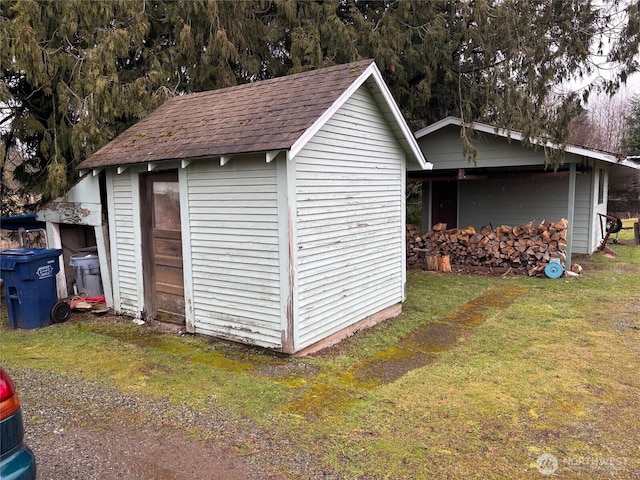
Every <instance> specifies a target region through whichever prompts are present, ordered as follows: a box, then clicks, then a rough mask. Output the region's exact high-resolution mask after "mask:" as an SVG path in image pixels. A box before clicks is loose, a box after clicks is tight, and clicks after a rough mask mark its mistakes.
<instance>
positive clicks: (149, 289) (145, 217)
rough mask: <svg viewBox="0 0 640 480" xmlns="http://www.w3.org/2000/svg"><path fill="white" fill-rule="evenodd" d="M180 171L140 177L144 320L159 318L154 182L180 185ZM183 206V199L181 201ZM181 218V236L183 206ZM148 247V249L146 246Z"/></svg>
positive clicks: (163, 171)
mask: <svg viewBox="0 0 640 480" xmlns="http://www.w3.org/2000/svg"><path fill="white" fill-rule="evenodd" d="M179 177H180V175H179V171H178V170H177V169H171V170H162V171H159V172H145V173H141V174H140V175H139V188H140V239H141V241H142V245H141V247H142V248H141V256H142V259H141V260H142V279H143V280H142V283H143V285H142V287H143V290H144V311H143V312H142V317H143V318H144V319H147V320H149V319H153V320H155V319H156V318H157V313H158V302H157V298H156V288H155V283H156V275H155V267H154V261H153V259H154V252H155V248H154V247H153V220H154V217H153V215H154V211H153V206H154V203H153V187H152V185H153V181H154V180H157V181H171V182H177V183H178V185H180V180H179ZM180 203H181V204H182V199H181V200H180ZM180 210H181V211H180V217H181V229H180V230H181V234H183V233H184V232H182V213H183V212H182V205H181V206H180ZM145 245H147V248H144V246H145ZM183 288H184V256H183ZM182 317H183V319H184V322H186V308H185V311H184V312H183V313H182Z"/></svg>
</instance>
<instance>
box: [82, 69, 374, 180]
mask: <svg viewBox="0 0 640 480" xmlns="http://www.w3.org/2000/svg"><path fill="white" fill-rule="evenodd" d="M372 63H373V61H372V60H363V61H359V62H354V63H350V64H345V65H338V66H335V67H328V68H323V69H319V70H313V71H309V72H305V73H299V74H295V75H289V76H285V77H279V78H274V79H271V80H263V81H260V82H255V83H248V84H245V85H239V86H237V87H230V88H223V89H220V90H213V91H209V92H202V93H194V94H189V95H183V96H179V97H174V98H171V99H169V100H167V101H166V102H165V103H164V104H163V105H162V106H160V107H159V108H158V109H156V110H155V111H154V112H152V113H151V114H149V115H148V116H147V117H145V118H144V119H142V120H141V121H139V122H138V123H136V124H135V125H133V126H132V127H131V128H129V129H128V130H126V131H125V132H123V133H122V134H121V135H119V136H118V137H116V138H115V139H114V140H113V141H111V142H110V143H108V144H107V145H105V146H104V147H102V148H101V149H100V150H98V151H97V152H96V153H95V154H94V155H93V156H91V157H90V158H88V159H87V160H85V161H84V162H82V163H81V164H80V165H79V166H78V168H79V169H91V168H100V167H108V166H125V165H132V164H136V163H145V162H157V161H162V160H170V159H185V158H199V157H209V156H213V157H215V156H222V155H233V154H239V153H251V152H265V151H271V150H282V149H289V148H291V146H292V145H293V144H294V143H295V141H296V140H297V139H298V138H299V137H300V136H301V135H302V134H303V133H304V132H305V131H306V130H307V129H309V127H310V126H311V125H313V123H314V122H315V121H316V120H317V119H318V118H320V117H321V116H322V114H323V113H324V112H325V111H326V110H327V109H329V108H330V107H331V106H332V105H333V103H334V102H335V101H336V100H337V99H338V98H339V97H340V96H341V95H342V94H343V93H344V91H345V90H346V89H347V88H348V87H349V86H350V85H351V84H352V83H353V82H354V81H355V80H356V79H357V78H358V77H359V76H360V75H361V74H362V73H363V72H364V71H365V70H366V69H367V68H368V67H369V66H370V65H371V64H372Z"/></svg>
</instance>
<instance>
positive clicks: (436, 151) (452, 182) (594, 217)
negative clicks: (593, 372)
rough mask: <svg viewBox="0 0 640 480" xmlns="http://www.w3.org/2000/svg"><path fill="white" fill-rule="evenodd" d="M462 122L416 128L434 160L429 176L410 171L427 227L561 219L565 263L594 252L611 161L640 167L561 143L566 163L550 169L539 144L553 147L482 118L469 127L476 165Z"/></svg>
mask: <svg viewBox="0 0 640 480" xmlns="http://www.w3.org/2000/svg"><path fill="white" fill-rule="evenodd" d="M461 126H462V121H461V120H460V118H457V117H447V118H444V119H442V120H440V121H439V122H436V123H434V124H432V125H429V126H427V127H426V128H424V129H422V130H419V131H418V132H416V134H415V135H416V138H417V139H418V143H419V145H420V148H421V149H422V151H423V152H428V159H429V161H430V162H432V163H433V165H434V167H433V170H432V172H429V173H428V174H424V173H422V172H412V173H410V176H412V177H413V179H414V180H420V181H422V182H423V208H422V215H423V217H422V224H423V225H422V226H423V229H424V230H426V229H428V228H431V226H432V225H434V224H436V223H439V222H443V223H447V225H448V227H449V228H455V227H466V226H473V227H475V228H480V227H482V226H484V225H489V224H492V225H494V226H498V225H503V224H506V225H512V226H517V225H521V224H524V223H527V222H530V221H533V222H541V221H543V220H548V221H552V222H555V221H558V220H560V219H561V218H565V219H567V220H568V223H569V234H568V245H567V262H568V263H570V261H571V260H570V259H571V254H572V253H581V254H591V253H593V252H594V251H595V250H596V249H597V247H598V245H599V244H600V242H601V240H602V231H601V221H602V219H603V217H601V215H605V214H607V188H608V168H609V166H611V165H622V166H625V167H628V168H636V169H637V168H640V165H639V164H636V163H634V162H632V161H629V160H625V159H622V158H618V157H616V156H615V155H613V154H611V153H608V152H603V151H598V150H593V149H589V148H584V147H580V146H576V145H566V146H565V147H564V148H565V160H564V163H563V165H560V167H559V168H558V169H553V168H550V167H549V168H548V167H547V166H546V163H545V153H544V149H545V148H559V147H558V146H557V145H554V144H552V143H550V142H549V143H547V144H546V145H539V148H538V149H537V150H536V149H533V148H528V147H525V146H523V145H522V140H523V137H522V135H521V134H520V133H519V132H516V131H510V132H509V131H506V130H504V129H498V128H496V127H494V126H493V125H487V124H484V123H479V122H474V123H473V125H472V127H473V129H474V132H475V133H474V137H473V142H474V145H475V146H476V147H477V149H478V157H477V163H476V164H473V163H470V162H469V161H468V160H467V159H465V158H464V155H463V153H462V145H461V141H460V127H461ZM605 224H606V219H605Z"/></svg>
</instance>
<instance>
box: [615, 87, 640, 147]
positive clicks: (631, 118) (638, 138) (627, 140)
mask: <svg viewBox="0 0 640 480" xmlns="http://www.w3.org/2000/svg"><path fill="white" fill-rule="evenodd" d="M625 122H626V128H625V132H624V135H623V137H622V141H621V142H620V150H621V151H622V153H623V154H624V155H626V156H628V157H631V156H640V95H636V96H635V97H633V98H632V99H631V102H630V108H629V114H628V115H627V116H626V117H625Z"/></svg>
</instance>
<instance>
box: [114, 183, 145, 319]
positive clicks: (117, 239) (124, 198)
mask: <svg viewBox="0 0 640 480" xmlns="http://www.w3.org/2000/svg"><path fill="white" fill-rule="evenodd" d="M111 185H112V197H111V201H112V206H113V207H112V211H113V219H111V221H110V228H111V230H112V233H111V236H112V239H111V242H112V265H113V268H115V269H116V272H114V286H113V287H114V300H115V301H116V305H115V307H116V310H117V311H118V312H123V313H129V314H132V315H135V316H137V315H139V313H140V307H139V305H140V302H141V298H140V297H141V296H142V293H141V291H142V289H141V288H140V286H139V268H140V267H139V262H138V260H137V258H138V255H137V252H138V248H137V246H136V244H135V242H136V238H137V236H136V233H135V229H136V228H139V225H136V219H135V215H134V204H135V202H137V201H138V199H137V198H134V185H133V182H132V179H131V174H128V173H127V174H122V175H112V182H111ZM136 191H137V189H136ZM114 260H115V261H114Z"/></svg>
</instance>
